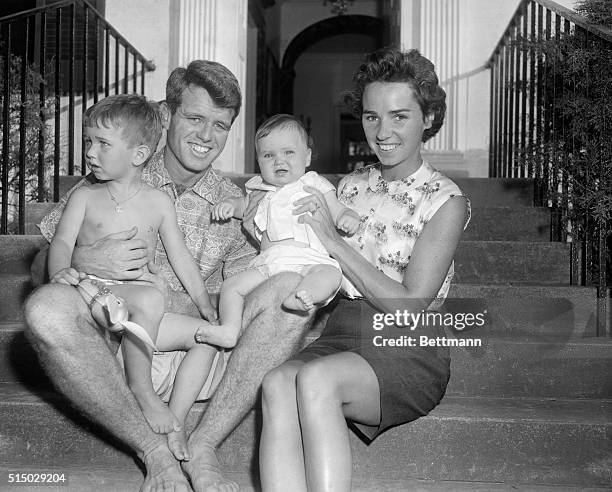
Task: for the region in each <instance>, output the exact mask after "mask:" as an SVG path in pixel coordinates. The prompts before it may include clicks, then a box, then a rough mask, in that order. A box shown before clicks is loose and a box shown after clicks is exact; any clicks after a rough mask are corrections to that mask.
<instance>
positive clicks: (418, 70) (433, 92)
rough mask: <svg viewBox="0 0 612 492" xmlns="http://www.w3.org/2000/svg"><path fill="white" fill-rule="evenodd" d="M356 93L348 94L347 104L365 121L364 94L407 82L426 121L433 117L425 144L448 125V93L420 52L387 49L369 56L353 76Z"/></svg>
mask: <svg viewBox="0 0 612 492" xmlns="http://www.w3.org/2000/svg"><path fill="white" fill-rule="evenodd" d="M353 82H354V84H355V88H354V90H352V91H350V92H346V93H345V94H344V102H345V104H347V105H348V106H349V108H351V111H352V112H353V114H354V115H355V116H357V117H358V118H361V114H362V111H363V91H364V90H365V88H366V86H367V85H368V84H371V83H373V82H406V83H407V84H409V85H410V87H411V88H412V89H413V90H414V95H415V98H416V100H417V102H418V104H419V106H420V107H421V111H422V112H423V117H425V116H427V115H428V114H433V116H434V118H433V121H432V125H431V128H427V129H426V130H425V131H424V132H423V137H422V141H423V142H426V141H427V140H429V139H430V138H431V137H433V136H434V135H435V134H436V133H438V131H439V130H440V128H441V127H442V123H443V122H444V114H445V113H446V102H445V101H446V92H444V89H442V87H440V85H439V83H438V76H437V75H436V73H435V71H434V65H433V63H431V61H429V60H428V59H427V58H425V57H424V56H423V55H421V53H419V52H418V51H417V50H410V51H406V52H404V51H399V50H396V49H392V48H384V49H381V50H378V51H375V52H374V53H371V54H369V55H367V56H366V60H365V62H364V63H363V64H362V65H361V66H360V67H359V68H358V69H357V71H356V72H355V73H354V74H353Z"/></svg>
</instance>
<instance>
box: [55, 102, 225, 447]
mask: <svg viewBox="0 0 612 492" xmlns="http://www.w3.org/2000/svg"><path fill="white" fill-rule="evenodd" d="M161 132H162V123H161V117H160V115H159V112H158V110H157V108H156V107H155V106H154V105H153V104H151V103H149V102H147V100H146V99H145V98H144V97H143V96H139V95H136V94H132V95H127V94H122V95H116V96H110V97H107V98H106V99H103V100H102V101H100V102H98V103H96V104H95V105H93V106H92V107H90V108H89V109H87V111H86V112H85V115H84V117H83V134H84V147H85V151H86V159H87V165H88V166H89V168H90V169H91V171H92V172H93V174H94V175H95V177H96V180H97V182H96V183H94V184H86V185H83V186H82V187H80V188H77V189H76V190H75V191H74V192H73V193H72V195H71V196H70V199H69V200H68V203H67V205H66V208H65V210H64V212H63V214H62V218H61V220H60V222H59V224H58V227H57V231H56V233H55V236H54V238H53V241H52V242H51V246H50V250H49V275H50V278H51V282H55V283H64V284H68V285H77V284H79V283H80V284H81V289H80V291H81V293H82V294H83V295H84V297H85V298H86V301H87V302H88V303H89V305H90V309H91V310H92V315H93V316H94V318H95V319H96V321H97V322H99V323H100V324H101V325H102V326H106V327H107V328H111V327H110V326H109V325H111V324H113V323H115V322H116V321H115V320H114V319H113V315H112V313H109V312H108V311H107V312H105V311H104V309H103V307H102V305H101V303H100V299H101V297H104V296H105V295H106V294H108V293H109V292H108V291H109V290H110V293H112V294H115V295H117V296H119V297H120V298H123V299H125V301H126V302H127V306H128V310H129V319H130V321H131V322H134V323H137V324H139V325H140V326H142V327H143V328H144V329H145V330H146V332H147V333H148V335H149V336H150V338H151V339H152V340H153V341H155V340H157V349H158V350H162V351H167V350H187V351H188V352H187V354H186V356H185V358H184V359H183V361H182V364H181V367H180V369H179V371H178V374H177V377H176V381H175V386H174V391H173V392H172V395H171V398H170V402H169V405H168V406H167V405H166V404H165V403H163V402H162V401H161V400H160V398H159V397H158V396H157V394H156V393H155V391H154V390H153V386H152V382H151V360H152V357H153V348H152V347H149V346H147V345H146V344H144V343H142V341H141V340H139V339H138V338H137V337H135V336H133V335H132V334H131V333H130V332H128V331H126V332H124V336H123V341H122V352H123V357H124V363H125V371H126V376H127V382H128V385H129V387H130V389H131V391H132V392H133V393H134V396H135V398H136V400H137V401H138V404H139V405H140V407H141V409H142V412H143V414H144V416H145V418H146V419H147V421H148V423H149V425H150V426H151V428H152V429H153V430H154V431H155V432H157V433H167V434H168V441H169V446H170V449H171V450H172V451H173V453H174V454H175V456H176V457H177V459H189V453H188V451H187V446H186V439H185V434H184V421H185V417H186V416H187V413H188V412H189V409H190V408H191V406H192V404H193V402H194V400H195V398H196V396H197V394H198V393H199V392H200V390H201V388H202V386H203V384H204V382H205V380H206V376H207V374H208V371H209V370H210V366H211V365H212V363H213V359H214V356H215V354H216V349H215V348H213V347H211V346H210V345H198V344H196V343H195V341H194V339H193V331H190V332H189V333H186V332H185V329H186V328H184V327H182V326H176V327H172V330H163V331H164V332H163V333H162V332H160V333H159V337H158V329H159V324H160V321H161V319H162V317H163V315H164V298H163V295H162V294H161V293H160V292H159V291H158V290H157V289H155V288H153V287H151V286H150V284H149V285H143V284H142V283H138V282H137V281H133V282H129V283H122V282H119V281H116V280H112V279H110V280H107V279H99V278H95V277H91V276H87V275H85V274H84V273H81V272H77V271H75V270H74V269H73V268H71V267H70V263H71V257H72V253H73V250H74V247H75V244H77V245H78V244H81V243H82V244H91V243H93V242H95V241H97V240H98V239H100V238H101V237H104V236H106V235H108V234H111V233H115V232H119V231H123V230H127V229H130V228H133V227H134V226H136V227H137V228H138V234H137V237H138V238H140V239H142V240H144V241H145V242H146V243H147V245H148V251H149V258H150V260H153V255H154V252H155V246H156V243H157V239H158V235H159V237H160V238H161V240H162V242H163V245H164V248H165V250H166V252H167V253H168V258H169V260H170V263H171V265H172V268H173V269H174V271H175V272H176V274H177V276H178V278H179V279H180V280H181V282H182V284H183V286H184V287H185V289H186V290H187V292H188V293H189V295H190V296H191V298H192V299H193V301H194V303H195V304H196V306H197V307H198V309H199V311H200V314H201V315H202V317H203V318H205V319H207V320H208V321H209V322H211V323H215V324H216V315H215V310H214V308H213V307H212V305H211V302H210V298H209V296H208V292H207V291H206V288H205V286H204V282H203V280H202V277H201V276H200V272H199V269H198V267H197V266H196V263H195V261H194V259H193V257H192V255H191V253H190V252H189V250H188V249H187V247H186V246H185V243H184V241H183V234H182V233H181V231H180V229H179V227H178V224H177V220H176V212H175V208H174V204H173V203H172V200H171V199H170V198H169V197H168V196H167V195H166V194H165V193H164V192H162V191H160V190H157V189H155V188H153V187H151V186H149V185H147V184H145V183H144V182H143V181H141V174H142V170H143V167H144V165H145V164H146V162H147V161H148V159H149V157H150V156H151V155H152V154H153V152H154V151H155V149H156V147H157V143H158V141H159V138H160V136H161ZM92 288H93V290H94V292H92ZM97 289H99V290H98V292H97V293H96V292H95V290H97ZM86 294H87V295H86ZM96 300H98V302H96ZM168 331H171V333H168Z"/></svg>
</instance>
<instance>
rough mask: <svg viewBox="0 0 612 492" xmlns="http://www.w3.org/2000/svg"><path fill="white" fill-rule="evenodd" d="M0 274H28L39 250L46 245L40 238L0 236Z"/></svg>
mask: <svg viewBox="0 0 612 492" xmlns="http://www.w3.org/2000/svg"><path fill="white" fill-rule="evenodd" d="M0 238H1V240H2V254H1V255H0V273H29V272H30V265H31V263H32V260H33V259H34V256H36V254H37V253H38V251H39V250H40V248H41V247H42V246H43V245H45V244H46V243H47V241H45V240H44V239H43V238H42V237H41V236H0Z"/></svg>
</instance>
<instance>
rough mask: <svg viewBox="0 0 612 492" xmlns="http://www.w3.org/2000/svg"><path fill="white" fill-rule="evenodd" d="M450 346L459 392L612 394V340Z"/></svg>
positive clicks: (453, 382)
mask: <svg viewBox="0 0 612 492" xmlns="http://www.w3.org/2000/svg"><path fill="white" fill-rule="evenodd" d="M482 344H483V346H482V347H478V348H477V347H464V348H460V347H454V348H453V349H451V379H450V382H449V385H448V389H447V392H448V394H449V395H454V396H482V397H498V398H529V397H533V395H537V396H538V397H540V398H600V399H610V398H612V378H610V376H609V370H610V367H612V350H610V349H611V347H612V345H609V344H608V345H606V344H601V345H597V344H592V345H585V344H574V343H568V344H566V345H562V344H558V343H550V344H547V343H546V342H542V343H529V342H525V343H509V342H501V341H499V340H495V341H493V340H491V341H489V340H487V339H486V338H483V339H482Z"/></svg>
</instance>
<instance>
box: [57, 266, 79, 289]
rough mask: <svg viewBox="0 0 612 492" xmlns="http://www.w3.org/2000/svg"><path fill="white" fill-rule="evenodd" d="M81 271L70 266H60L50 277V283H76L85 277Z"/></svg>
mask: <svg viewBox="0 0 612 492" xmlns="http://www.w3.org/2000/svg"><path fill="white" fill-rule="evenodd" d="M86 277H87V275H85V274H84V273H83V272H79V271H77V270H75V269H74V268H72V267H68V268H62V269H61V270H60V271H59V272H57V273H56V274H55V275H53V277H51V283H52V284H65V285H78V284H79V282H80V281H81V280H83V279H84V278H86Z"/></svg>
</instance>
